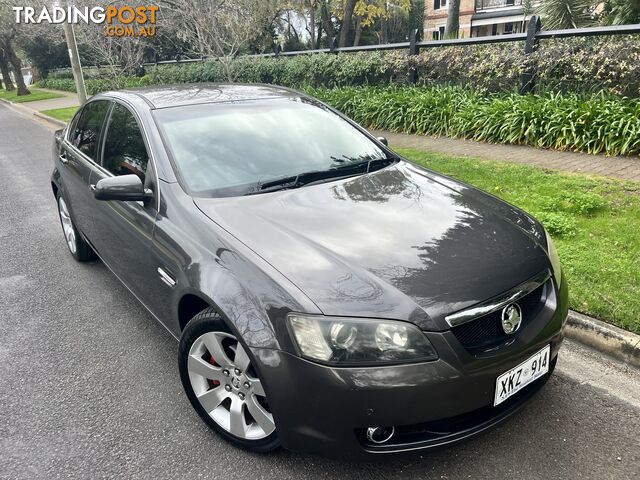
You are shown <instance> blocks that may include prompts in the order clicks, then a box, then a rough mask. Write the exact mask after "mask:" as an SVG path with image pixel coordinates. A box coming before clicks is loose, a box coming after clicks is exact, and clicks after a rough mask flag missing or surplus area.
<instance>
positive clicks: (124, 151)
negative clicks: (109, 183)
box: [102, 103, 149, 183]
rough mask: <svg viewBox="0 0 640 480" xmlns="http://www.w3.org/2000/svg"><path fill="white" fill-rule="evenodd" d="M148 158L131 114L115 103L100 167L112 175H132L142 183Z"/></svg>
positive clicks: (138, 128)
mask: <svg viewBox="0 0 640 480" xmlns="http://www.w3.org/2000/svg"><path fill="white" fill-rule="evenodd" d="M147 163H149V156H148V155H147V149H146V147H145V144H144V139H143V137H142V132H140V127H138V122H136V119H135V117H134V116H133V114H132V113H131V112H130V111H129V110H128V109H127V108H126V107H124V106H123V105H121V104H119V103H116V104H115V105H114V107H113V110H112V111H111V118H110V120H109V125H108V127H107V136H106V139H105V142H104V153H103V156H102V166H103V167H104V168H106V169H107V170H109V171H110V172H111V173H113V174H114V175H127V174H130V173H134V174H136V175H138V176H139V177H140V179H141V180H142V183H144V176H145V172H146V171H147Z"/></svg>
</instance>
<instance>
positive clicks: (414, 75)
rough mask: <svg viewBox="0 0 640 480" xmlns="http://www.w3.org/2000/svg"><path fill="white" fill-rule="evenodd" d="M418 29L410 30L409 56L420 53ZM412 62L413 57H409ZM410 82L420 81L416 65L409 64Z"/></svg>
mask: <svg viewBox="0 0 640 480" xmlns="http://www.w3.org/2000/svg"><path fill="white" fill-rule="evenodd" d="M417 41H418V29H417V28H415V29H414V28H412V29H411V31H410V32H409V57H412V56H416V55H418V53H420V47H418V45H417V43H416V42H417ZM409 62H411V58H409ZM409 82H410V83H411V84H413V85H415V84H416V83H417V82H418V69H417V68H416V67H415V66H411V64H410V66H409Z"/></svg>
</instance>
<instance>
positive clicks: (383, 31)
mask: <svg viewBox="0 0 640 480" xmlns="http://www.w3.org/2000/svg"><path fill="white" fill-rule="evenodd" d="M388 30H389V21H388V20H387V19H386V18H385V17H380V43H381V44H383V45H384V44H385V43H387V38H389V32H388Z"/></svg>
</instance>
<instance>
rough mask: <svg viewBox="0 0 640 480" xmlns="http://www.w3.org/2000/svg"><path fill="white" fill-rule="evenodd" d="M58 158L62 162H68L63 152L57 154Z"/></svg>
mask: <svg viewBox="0 0 640 480" xmlns="http://www.w3.org/2000/svg"><path fill="white" fill-rule="evenodd" d="M58 158H59V159H60V161H61V162H62V163H64V164H67V163H69V159H68V158H67V156H66V154H64V153H61V154H60V155H58Z"/></svg>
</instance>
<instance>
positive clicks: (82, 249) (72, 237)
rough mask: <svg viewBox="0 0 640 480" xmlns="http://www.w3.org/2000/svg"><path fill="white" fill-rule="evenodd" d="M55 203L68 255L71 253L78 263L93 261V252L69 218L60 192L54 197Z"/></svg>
mask: <svg viewBox="0 0 640 480" xmlns="http://www.w3.org/2000/svg"><path fill="white" fill-rule="evenodd" d="M56 201H57V203H58V216H59V217H60V225H62V233H63V235H64V239H65V242H66V243H67V248H68V249H69V253H71V255H72V256H73V258H75V259H76V260H77V261H78V262H89V261H91V260H95V258H96V254H95V252H94V251H93V249H92V248H91V246H90V245H89V244H88V243H87V241H86V240H85V239H84V237H83V236H82V234H81V233H80V232H79V231H78V229H77V228H76V225H75V223H74V221H73V218H72V217H71V213H70V211H69V207H68V205H67V201H66V200H65V198H64V196H63V195H62V194H61V193H60V192H58V193H57V195H56Z"/></svg>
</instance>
